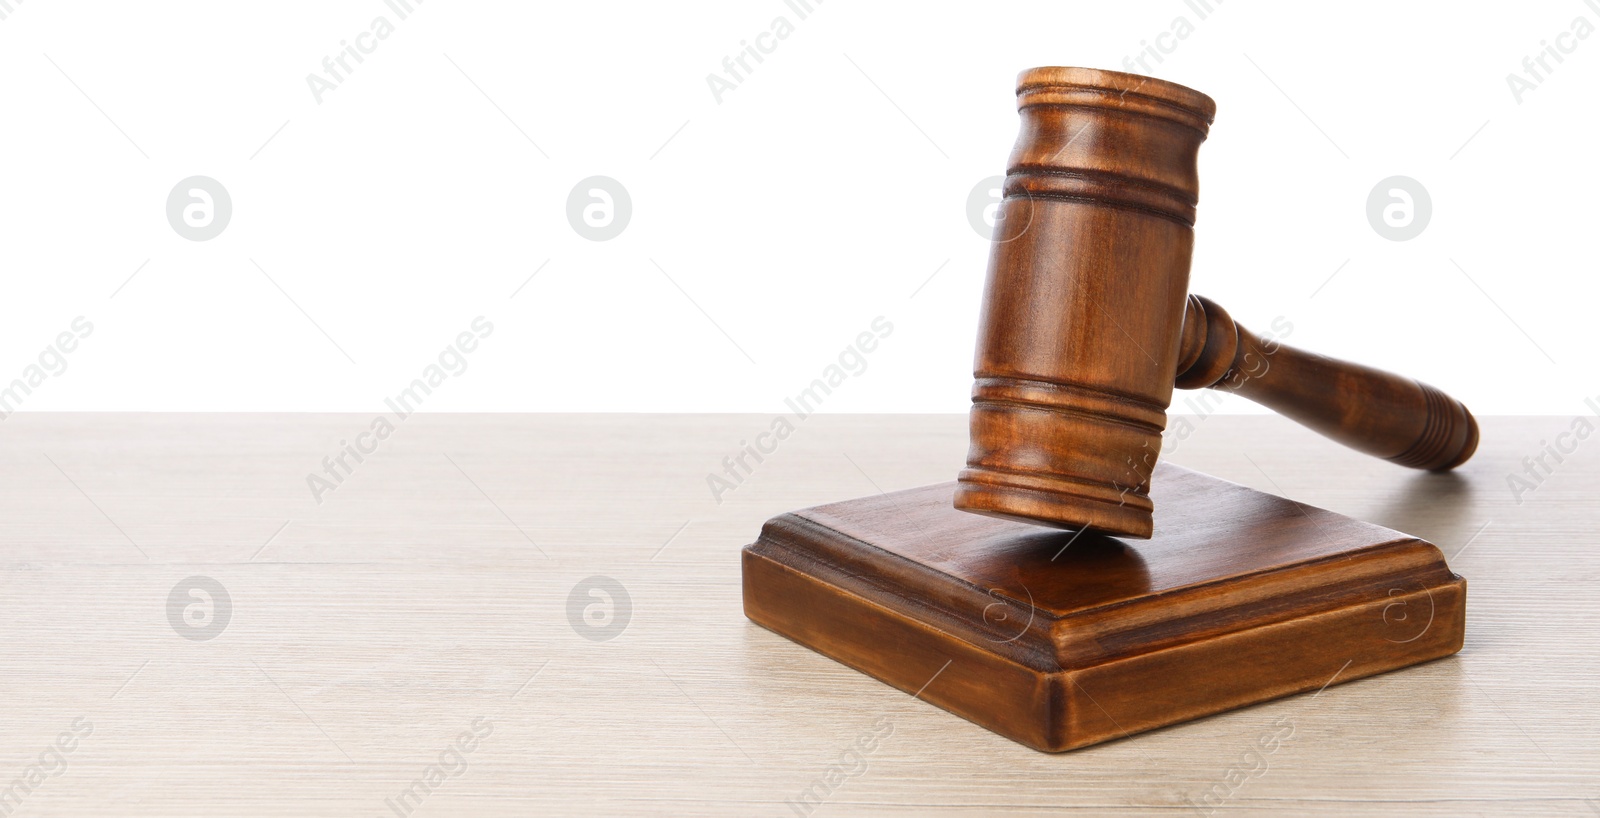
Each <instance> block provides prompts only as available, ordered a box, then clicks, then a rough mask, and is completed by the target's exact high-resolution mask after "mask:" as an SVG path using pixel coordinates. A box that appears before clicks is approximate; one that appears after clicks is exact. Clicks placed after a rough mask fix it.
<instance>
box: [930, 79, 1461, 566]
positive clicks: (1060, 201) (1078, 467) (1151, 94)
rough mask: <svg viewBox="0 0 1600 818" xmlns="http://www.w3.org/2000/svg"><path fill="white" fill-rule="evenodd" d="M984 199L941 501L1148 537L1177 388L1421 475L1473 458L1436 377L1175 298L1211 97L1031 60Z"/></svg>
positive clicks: (1183, 279) (1185, 292) (1181, 293)
mask: <svg viewBox="0 0 1600 818" xmlns="http://www.w3.org/2000/svg"><path fill="white" fill-rule="evenodd" d="M1017 108H1018V112H1019V114H1020V116H1021V130H1020V133H1019V134H1018V137H1017V142H1016V145H1015V147H1014V148H1013V150H1012V153H1011V159H1010V162H1009V163H1008V166H1007V173H1006V179H1005V184H1004V186H1003V194H1004V195H1003V198H1002V201H1001V204H1000V209H999V211H998V212H997V219H996V223H995V233H994V239H993V245H992V247H991V253H990V258H989V273H988V279H987V282H986V284H985V289H984V302H983V308H982V313H981V321H980V326H979V330H978V343H977V355H976V361H975V363H974V367H973V374H974V384H973V390H972V403H973V405H972V413H971V433H970V442H971V446H970V448H969V450H968V455H967V468H965V469H964V470H962V472H961V473H960V475H959V478H958V481H957V487H956V493H955V500H954V502H955V506H956V508H959V509H962V510H965V511H970V512H974V513H978V514H987V515H991V516H998V517H1006V518H1012V519H1019V520H1024V521H1028V522H1033V523H1039V524H1043V525H1049V526H1055V527H1058V528H1071V529H1094V530H1099V531H1102V532H1105V533H1108V534H1117V535H1125V536H1132V537H1141V538H1148V537H1149V536H1150V535H1151V531H1152V529H1153V521H1152V517H1151V515H1152V512H1153V510H1154V505H1153V504H1152V502H1151V501H1150V497H1149V493H1148V489H1149V480H1150V476H1151V474H1152V472H1153V470H1154V468H1155V465H1156V460H1157V457H1158V456H1159V453H1160V450H1161V433H1162V432H1163V430H1164V429H1165V428H1166V412H1167V407H1168V405H1169V404H1170V402H1171V399H1172V390H1173V388H1174V386H1177V387H1182V388H1186V389H1195V388H1201V387H1212V388H1215V389H1221V390H1226V391H1230V392H1234V393H1237V394H1239V395H1242V396H1244V397H1246V398H1249V399H1251V400H1253V401H1256V402H1258V403H1261V404H1264V405H1266V406H1268V407H1271V408H1272V409H1275V410H1277V411H1278V412H1280V413H1282V414H1284V415H1286V416H1288V417H1289V418H1292V419H1293V420H1296V421H1298V422H1300V423H1302V424H1304V425H1305V426H1307V427H1310V428H1311V429H1314V430H1316V431H1318V432H1320V433H1322V434H1324V435H1326V436H1328V437H1330V438H1332V439H1334V440H1336V441H1338V442H1340V443H1343V444H1345V445H1347V446H1350V447H1351V448H1354V449H1356V450H1358V451H1362V452H1365V453H1368V454H1372V455H1376V456H1378V457H1382V458H1385V459H1388V460H1390V461H1392V462H1394V463H1398V464H1400V465H1402V466H1410V467H1413V468H1420V469H1450V468H1454V467H1455V466H1458V465H1460V464H1461V463H1463V462H1465V461H1466V460H1467V458H1469V457H1471V456H1472V453H1473V451H1474V450H1475V449H1476V448H1477V444H1478V427H1477V423H1476V422H1475V421H1474V420H1473V418H1472V415H1471V413H1469V412H1468V411H1467V409H1466V407H1464V406H1462V405H1461V404H1460V403H1459V402H1457V401H1455V400H1454V399H1452V398H1450V397H1449V396H1447V395H1445V394H1444V393H1443V392H1440V391H1439V390H1437V389H1435V388H1433V387H1431V386H1427V385H1425V384H1422V383H1419V382H1417V381H1415V380H1413V379H1410V378H1406V377H1402V376H1399V375H1394V374H1391V373H1388V372H1384V371H1382V370H1378V369H1374V368H1371V367H1367V366H1362V365H1360V364H1353V363H1348V362H1343V361H1337V360H1333V359H1331V358H1325V357H1323V356H1320V355H1315V354H1312V353H1309V352H1302V351H1299V350H1295V349H1292V348H1290V347H1287V346H1283V345H1281V344H1278V343H1277V342H1276V341H1275V340H1273V339H1270V338H1264V337H1261V336H1258V335H1256V334H1254V333H1251V332H1248V331H1244V330H1242V329H1240V328H1239V327H1238V325H1237V324H1235V323H1234V321H1233V319H1232V318H1231V317H1229V315H1228V313H1227V312H1226V311H1225V310H1223V309H1222V308H1221V307H1219V306H1217V305H1216V304H1215V303H1213V302H1211V301H1209V300H1207V299H1205V298H1201V297H1199V296H1193V295H1190V294H1189V263H1190V257H1191V255H1192V251H1193V245H1194V218H1195V207H1196V204H1197V202H1198V201H1199V182H1198V173H1197V169H1196V158H1197V156H1198V153H1199V148H1200V143H1201V142H1203V141H1204V140H1205V138H1206V136H1207V134H1208V132H1209V129H1210V126H1211V122H1212V118H1213V116H1214V115H1215V112H1216V103H1215V102H1213V101H1212V100H1211V98H1210V97H1208V96H1206V95H1205V94H1202V93H1200V92H1198V91H1194V90H1192V89H1189V88H1185V87H1183V86H1181V85H1177V84H1175V83H1170V82H1164V81H1162V80H1157V79H1152V78H1150V77H1141V76H1136V75H1132V74H1123V73H1119V72H1115V71H1097V70H1093V69H1084V68H1034V69H1029V70H1027V71H1024V72H1022V74H1021V75H1020V76H1019V77H1018V82H1017Z"/></svg>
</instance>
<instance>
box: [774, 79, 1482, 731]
mask: <svg viewBox="0 0 1600 818" xmlns="http://www.w3.org/2000/svg"><path fill="white" fill-rule="evenodd" d="M1017 99H1018V109H1019V111H1020V113H1021V117H1022V130H1021V134H1020V136H1019V137H1018V140H1017V144H1016V147H1015V149H1014V151H1013V152H1012V156H1011V162H1010V166H1009V168H1008V174H1007V179H1006V183H1005V188H1004V191H1005V197H1004V201H1003V203H1002V205H1001V210H1000V218H999V219H998V221H997V227H996V231H995V236H994V244H993V250H992V253H991V257H990V265H989V278H988V283H987V286H986V291H985V297H984V306H983V311H982V324H981V328H980V330H979V337H978V345H977V349H978V354H977V360H976V366H975V376H976V381H975V383H974V387H973V409H972V415H971V447H970V451H969V455H968V462H967V468H966V469H965V470H963V471H961V473H960V475H959V479H958V480H957V482H954V483H945V484H941V485H934V486H926V487H923V488H919V489H912V490H909V491H902V492H896V493H892V494H887V495H880V496H877V497H868V498H862V499H857V500H850V501H847V502H842V503H836V504H833V505H826V506H819V507H816V508H811V509H804V510H800V511H796V512H792V513H789V514H785V515H781V516H779V517H776V518H774V519H772V520H770V521H768V523H767V524H766V526H765V527H764V528H763V529H762V532H761V536H760V538H759V539H758V540H757V541H756V542H755V543H753V544H752V545H750V546H748V547H747V548H746V549H745V551H744V555H743V571H744V599H745V613H746V615H747V616H749V618H750V619H751V620H753V621H754V622H756V623H757V624H760V625H762V626H764V627H766V628H769V629H771V630H773V631H775V632H777V633H779V634H782V635H784V636H787V637H788V638H790V639H793V640H794V641H796V642H799V643H800V644H803V645H806V646H807V647H810V648H812V649H814V650H816V651H818V652H820V653H822V654H824V655H827V656H830V657H833V658H834V659H836V660H838V661H840V662H843V663H845V664H847V665H849V666H851V667H854V668H856V669H858V670H861V671H863V672H865V673H867V674H869V675H871V676H874V677H876V678H878V679H880V680H882V681H884V682H887V683H889V684H891V685H894V686H896V687H898V688H900V689H901V690H904V691H906V692H908V693H913V694H915V695H917V696H918V697H919V698H921V699H923V700H925V701H928V702H931V703H933V704H936V705H938V706H940V707H942V708H944V709H946V710H949V711H951V712H953V713H956V714H957V715H960V716H963V717H965V718H967V719H969V720H971V721H973V722H976V723H977V724H979V725H982V726H984V727H987V728H989V729H991V730H993V731H995V732H997V733H1000V734H1002V735H1005V736H1008V737H1010V738H1012V739H1015V740H1017V741H1019V742H1022V743H1024V744H1026V745H1028V746H1030V747H1034V748H1036V749H1040V750H1046V751H1060V750H1070V749H1074V748H1078V747H1083V746H1086V745H1090V744H1095V743H1097V742H1101V741H1106V740H1109V739H1113V738H1118V737H1121V736H1126V735H1129V734H1131V733H1135V732H1139V731H1142V730H1148V729H1151V728H1155V727H1160V726H1164V725H1168V724H1173V723H1176V722H1181V721H1185V720H1188V719H1192V718H1196V717H1199V716H1203V715H1207V714H1210V713H1216V712H1219V711H1222V710H1227V709H1230V708H1234V707H1239V706H1242V705H1246V704H1250V703H1254V702H1259V701H1264V700H1267V699H1272V698H1276V697H1279V696H1284V695H1288V694H1292V693H1297V692H1301V691H1307V690H1317V689H1320V688H1322V687H1323V686H1325V685H1328V684H1330V683H1341V682H1346V681H1350V680H1352V679H1358V678H1361V677H1364V676H1370V675H1373V674H1376V673H1382V672H1384V671H1388V670H1394V669H1396V668H1401V667H1405V666H1408V665H1412V664H1416V663H1418V662H1422V661H1427V660H1430V659H1436V658H1439V657H1443V656H1447V655H1450V654H1452V653H1455V652H1456V651H1458V650H1460V648H1461V645H1462V640H1463V630H1464V624H1465V611H1466V607H1465V604H1466V581H1465V580H1463V579H1462V578H1461V577H1459V576H1457V575H1455V574H1454V573H1452V572H1451V571H1450V569H1449V567H1448V566H1447V565H1446V564H1445V560H1444V557H1443V555H1442V554H1441V553H1440V551H1439V549H1438V548H1436V547H1435V546H1433V545H1432V544H1430V543H1427V542H1424V541H1422V540H1419V539H1417V538H1415V537H1410V536H1407V535H1405V534H1401V533H1399V532H1396V531H1391V530H1389V529H1385V528H1381V527H1379V526H1375V525H1371V524H1368V523H1363V522H1360V521H1357V520H1353V519H1350V518H1347V517H1343V516H1340V515H1338V514H1335V513H1333V512H1329V511H1324V510H1321V509H1316V508H1310V507H1307V506H1304V505H1301V504H1297V503H1293V502H1291V501H1288V500H1285V499H1283V498H1279V497H1274V496H1272V495H1269V494H1265V493H1262V492H1258V491H1254V490H1252V489H1248V488H1245V487H1242V486H1238V485H1234V484H1232V483H1228V482H1226V481H1223V480H1219V479H1217V478H1214V477H1209V476H1206V475H1203V474H1199V473H1197V472H1192V471H1188V470H1186V469H1182V468H1180V467H1177V466H1172V465H1170V464H1166V463H1160V462H1158V456H1159V452H1160V445H1161V433H1162V431H1163V430H1164V428H1165V425H1166V410H1167V406H1168V404H1169V403H1170V401H1171V397H1172V389H1173V388H1174V386H1175V385H1176V386H1179V387H1184V388H1200V387H1213V388H1218V389H1224V390H1228V391H1233V392H1237V393H1239V394H1241V395H1243V396H1245V397H1249V398H1251V399H1253V400H1256V401H1259V402H1261V403H1264V404H1266V405H1268V406H1270V407H1272V408H1274V409H1277V410H1278V411H1280V412H1282V413H1283V414H1285V415H1288V416H1289V417H1291V418H1294V419H1295V420H1297V421H1299V422H1301V423H1303V424H1305V425H1307V426H1309V427H1311V428H1312V429H1315V430H1317V431H1319V432H1322V433H1323V434H1325V435H1327V436H1329V437H1331V438H1333V439H1335V440H1338V441H1340V442H1342V443H1345V444H1346V445H1349V446H1351V447H1353V448H1356V449H1358V450H1360V451H1363V452H1366V453H1368V454H1373V455H1376V456H1379V457H1384V458H1386V459H1389V460H1391V461H1393V462H1395V463H1397V464H1399V465H1401V466H1410V467H1414V468H1423V469H1431V470H1442V469H1448V468H1453V467H1455V466H1457V465H1459V464H1460V463H1462V462H1464V461H1465V460H1466V459H1467V458H1469V457H1470V456H1471V455H1472V453H1473V451H1474V449H1475V448H1476V446H1477V438H1478V431H1477V425H1476V423H1475V422H1474V421H1473V419H1472V416H1471V414H1470V413H1469V412H1467V410H1466V409H1465V407H1463V406H1461V404H1460V403H1458V402H1456V401H1455V400H1453V399H1451V398H1450V397H1448V396H1447V395H1445V394H1444V393H1442V392H1440V391H1439V390H1437V389H1434V388H1433V387H1430V386H1426V385H1423V384H1420V383H1418V382H1416V381H1414V380H1411V379H1408V378H1403V377H1400V376H1397V375H1393V374H1390V373H1387V372H1383V371H1380V370H1376V369H1371V368H1368V367H1364V366H1358V365H1354V364H1348V363H1343V362H1339V361H1334V360H1331V359H1328V358H1323V357H1321V356H1317V355H1313V354H1310V353H1305V352H1300V351H1297V350H1293V349H1290V348H1288V347H1284V346H1281V345H1278V344H1276V343H1275V342H1273V341H1272V340H1270V339H1267V338H1262V337H1259V336H1256V335H1254V334H1252V333H1250V332H1248V331H1245V330H1243V329H1241V328H1240V327H1238V326H1237V325H1236V324H1235V323H1234V322H1233V320H1232V319H1231V317H1229V316H1228V314H1227V313H1226V312H1225V311H1223V310H1222V309H1221V308H1220V307H1218V306H1217V305H1216V304H1214V303H1212V302H1210V301H1208V300H1206V299H1204V298H1201V297H1198V296H1192V295H1190V294H1189V291H1188V287H1189V282H1188V278H1189V257H1190V251H1191V248H1192V244H1193V228H1192V226H1193V222H1194V211H1195V204H1196V202H1197V200H1198V184H1197V183H1196V173H1195V159H1196V155H1197V153H1198V149H1199V146H1200V143H1201V142H1202V141H1203V140H1204V139H1205V137H1206V134H1207V131H1208V129H1209V127H1210V124H1211V120H1212V116H1213V113H1214V110H1215V106H1214V103H1213V102H1212V101H1211V99H1210V98H1209V97H1207V96H1205V95H1204V94H1200V93H1198V92H1196V91H1192V90H1190V89H1187V88H1184V87H1182V86H1179V85H1174V84H1172V83H1167V82H1162V81H1159V80H1153V79H1149V78H1145V77H1138V76H1133V75H1128V74H1121V73H1116V72H1109V71H1094V70H1089V69H1080V68H1038V69H1031V70H1029V71H1024V72H1023V73H1022V75H1021V76H1020V77H1019V82H1018V89H1017ZM968 512H975V513H968ZM1153 521H1155V522H1159V526H1157V525H1154V524H1153ZM1124 538H1131V540H1130V539H1124ZM1141 540H1142V541H1141Z"/></svg>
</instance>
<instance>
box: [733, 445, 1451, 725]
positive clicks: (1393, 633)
mask: <svg viewBox="0 0 1600 818" xmlns="http://www.w3.org/2000/svg"><path fill="white" fill-rule="evenodd" d="M954 492H955V484H954V483H943V484H940V485H935V486H925V487H922V488H916V489H910V490H907V491H899V492H894V493H892V494H884V495H879V496H876V497H863V498H861V499H857V500H849V501H846V502H842V503H834V504H831V505H825V506H817V507H816V508H809V509H803V510H801V511H795V512H791V513H788V514H784V515H781V516H779V517H775V518H773V519H772V520H770V521H768V522H767V524H766V526H765V527H764V528H763V529H762V532H761V537H760V539H758V540H757V541H756V542H755V543H753V544H751V545H750V546H748V547H746V548H745V549H744V566H743V567H744V606H745V614H746V615H747V616H749V617H750V619H751V620H752V621H754V622H756V623H757V624H759V625H762V626H763V627H766V628H769V629H771V630H773V631H776V632H777V633H779V634H782V635H783V636H786V637H788V638H790V639H793V640H794V641H796V642H799V643H800V644H802V645H805V646H807V647H809V648H811V649H813V650H815V651H817V652H819V653H821V654H823V655H825V656H829V657H832V658H833V659H836V660H838V661H840V662H843V663H844V664H846V665H849V666H850V667H853V668H855V669H857V670H860V671H862V672H863V673H866V674H868V675H871V676H873V677H876V678H877V679H879V680H881V681H884V682H887V683H888V684H891V685H893V686H895V687H897V688H900V689H901V690H904V691H907V692H910V693H913V694H915V695H917V696H918V697H919V698H921V699H923V700H925V701H928V702H931V703H933V704H936V705H938V706H939V707H942V708H944V709H945V710H948V711H950V712H952V713H955V714H956V715H959V716H962V717H963V718H966V719H969V720H971V721H973V722H976V723H977V724H979V725H982V726H983V727H987V728H989V729H990V730H993V731H995V732H997V733H999V734H1001V735H1003V736H1006V737H1008V738H1011V739H1014V740H1016V741H1019V742H1021V743H1023V744H1026V745H1028V746H1029V747H1033V748H1035V749H1038V750H1045V751H1049V752H1059V751H1062V750H1072V749H1076V748H1079V747H1084V746H1087V745H1090V744H1095V743H1098V742H1102V741H1107V740H1110V739H1114V738H1120V737H1122V736H1127V735H1130V734H1133V733H1138V732H1140V731H1144V730H1150V729H1153V728H1156V727H1161V726H1164V725H1169V724H1176V723H1178V722H1182V721H1187V720H1189V719H1193V718H1198V717H1200V716H1205V715H1209V714H1212V713H1217V712H1220V711H1223V710H1229V709H1232V708H1235V707H1240V706H1243V705H1247V704H1252V703H1255V702H1260V701H1266V700H1268V699H1274V698H1277V697H1279V696H1286V695H1289V694H1292V693H1299V692H1302V691H1308V690H1318V689H1320V688H1322V687H1323V686H1325V685H1328V684H1331V683H1338V682H1347V681H1350V680H1352V679H1359V678H1362V677H1364V676H1371V675H1373V674H1376V673H1382V672H1384V671H1387V670H1394V669H1396V668H1401V667H1406V666H1408V665H1413V664H1416V663H1418V662H1425V661H1427V660H1429V659H1437V658H1439V657H1441V656H1448V655H1450V654H1452V653H1455V652H1456V651H1458V650H1460V649H1461V643H1462V635H1463V630H1464V625H1465V615H1466V589H1467V584H1466V580H1464V579H1462V578H1461V577H1459V576H1457V575H1455V574H1453V573H1451V571H1450V569H1449V567H1448V566H1447V565H1446V564H1445V561H1444V555H1443V554H1441V553H1440V551H1439V549H1438V548H1437V547H1435V546H1433V545H1432V544H1431V543H1427V542H1424V541H1422V540H1419V539H1417V538H1415V537H1410V536H1407V535H1405V534H1401V533H1399V532H1397V531H1391V530H1389V529H1387V528H1382V527H1380V526H1376V525H1371V524H1369V523H1364V522H1361V521H1359V520H1353V519H1351V518H1349V517H1344V516H1341V515H1339V514H1335V513H1333V512H1330V511H1325V510H1323V509H1319V508H1312V507H1309V506H1305V505H1301V504H1299V503H1294V502H1291V501H1289V500H1285V499H1283V498H1281V497H1275V496H1273V495H1270V494H1263V493H1262V492H1259V491H1255V490H1253V489H1249V488H1245V487H1244V486H1240V485H1236V484H1233V483H1229V482H1227V481H1225V480H1220V479H1217V478H1215V477H1210V476H1208V475H1204V474H1200V473H1199V472H1194V471H1189V470H1187V469H1184V468H1181V467H1178V466H1172V465H1168V464H1166V463H1161V464H1159V465H1158V466H1157V467H1156V470H1155V473H1154V477H1153V479H1152V490H1151V494H1152V497H1153V499H1154V500H1155V505H1156V518H1155V519H1156V531H1155V536H1154V537H1152V538H1151V539H1149V540H1146V541H1124V540H1120V539H1117V538H1114V537H1109V536H1105V535H1101V534H1097V533H1093V532H1073V531H1061V530H1056V529H1048V528H1041V527H1038V526H1033V525H1028V524H1026V523H1018V522H1012V521H1008V520H1003V519H996V518H991V517H983V516H978V515H975V514H969V513H967V512H963V511H957V510H956V509H954V508H953V507H952V506H951V499H952V496H953V495H954Z"/></svg>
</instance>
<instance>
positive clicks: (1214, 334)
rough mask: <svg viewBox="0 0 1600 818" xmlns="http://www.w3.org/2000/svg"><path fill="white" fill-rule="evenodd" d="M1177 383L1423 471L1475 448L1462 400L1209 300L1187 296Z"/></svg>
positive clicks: (1451, 464)
mask: <svg viewBox="0 0 1600 818" xmlns="http://www.w3.org/2000/svg"><path fill="white" fill-rule="evenodd" d="M1178 360H1179V363H1178V380H1177V385H1178V386H1179V387H1181V388H1183V389H1200V388H1203V387H1211V388H1214V389H1220V390H1223V391H1225V392H1234V393H1237V394H1239V395H1241V396H1243V397H1246V398H1249V399H1250V400H1253V401H1255V402H1256V403H1259V404H1261V405H1263V406H1268V407H1271V408H1272V409H1274V410H1276V411H1277V412H1278V413H1279V414H1281V415H1283V416H1285V417H1289V418H1293V419H1294V420H1295V421H1296V422H1298V423H1300V424H1301V425H1303V426H1305V427H1307V428H1310V429H1314V430H1316V431H1317V432H1319V433H1321V434H1323V435H1326V436H1327V437H1330V438H1332V439H1334V440H1337V441H1339V442H1340V443H1343V444H1344V445H1346V446H1349V447H1350V448H1352V449H1355V450H1356V451H1359V452H1366V453H1367V454H1370V455H1374V456H1376V457H1381V458H1383V459H1385V460H1388V461H1389V462H1391V463H1397V464H1399V465H1401V466H1410V467H1412V468H1417V469H1428V470H1430V471H1445V470H1449V469H1453V468H1455V467H1457V466H1459V465H1461V464H1462V463H1465V462H1467V460H1468V458H1470V457H1472V453H1473V452H1475V451H1477V449H1478V423H1477V421H1476V420H1474V419H1473V417H1472V413H1471V412H1469V411H1467V407H1466V406H1464V405H1462V403H1461V402H1460V401H1458V400H1456V399H1455V398H1452V397H1450V396H1449V395H1446V394H1444V393H1443V392H1440V391H1439V390H1438V389H1435V388H1434V387H1432V386H1429V385H1427V384H1425V383H1421V382H1419V381H1416V380H1413V379H1411V378H1406V377H1403V376H1400V375H1395V374H1393V373H1390V372H1384V371H1383V370H1380V369H1375V368H1373V367H1369V366H1362V365H1361V364H1353V363H1349V362H1347V361H1338V360H1334V359H1332V358H1327V357H1324V356H1322V355H1317V354H1314V353H1310V352H1303V351H1301V350H1298V349H1295V348H1294V347H1291V346H1288V345H1287V344H1282V343H1279V342H1278V340H1277V339H1276V338H1273V337H1269V336H1263V335H1258V334H1256V333H1254V332H1251V331H1249V330H1246V329H1244V328H1243V327H1241V326H1239V325H1238V324H1237V323H1235V322H1234V320H1233V318H1232V317H1231V316H1229V315H1228V313H1227V311H1226V310H1224V309H1222V308H1221V307H1219V306H1217V304H1216V302H1214V301H1212V300H1211V299H1209V298H1204V297H1201V296H1197V295H1191V296H1189V304H1188V307H1187V309H1186V310H1185V312H1184V319H1183V341H1182V348H1181V351H1180V352H1179V354H1178Z"/></svg>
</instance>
